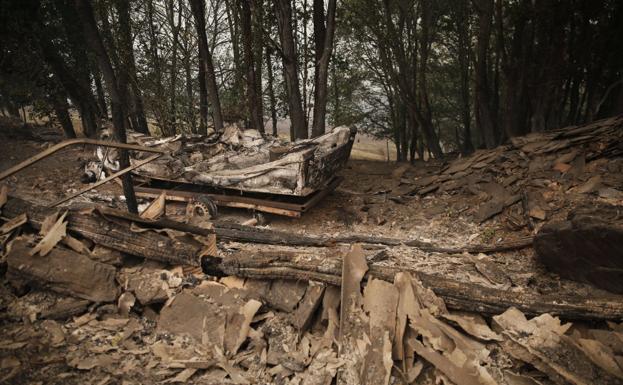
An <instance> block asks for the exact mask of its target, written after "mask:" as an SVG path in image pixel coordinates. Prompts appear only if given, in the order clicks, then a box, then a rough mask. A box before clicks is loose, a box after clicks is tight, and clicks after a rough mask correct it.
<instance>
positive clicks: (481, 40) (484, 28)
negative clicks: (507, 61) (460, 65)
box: [475, 0, 497, 148]
mask: <svg viewBox="0 0 623 385" xmlns="http://www.w3.org/2000/svg"><path fill="white" fill-rule="evenodd" d="M476 9H477V11H478V41H477V47H476V50H477V57H476V100H475V102H476V105H475V110H476V122H477V124H478V126H479V128H480V131H481V134H482V136H483V140H484V143H485V145H486V147H487V148H493V147H495V146H496V145H497V138H496V134H495V127H494V122H493V115H492V113H491V95H490V90H489V80H488V74H487V72H488V58H489V41H490V38H491V24H492V20H493V0H478V1H477V2H476Z"/></svg>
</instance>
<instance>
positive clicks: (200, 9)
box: [190, 0, 223, 132]
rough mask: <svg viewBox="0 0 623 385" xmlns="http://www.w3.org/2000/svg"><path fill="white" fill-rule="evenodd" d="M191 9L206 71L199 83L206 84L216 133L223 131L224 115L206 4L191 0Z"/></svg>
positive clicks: (200, 59)
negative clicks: (209, 38) (210, 41)
mask: <svg viewBox="0 0 623 385" xmlns="http://www.w3.org/2000/svg"><path fill="white" fill-rule="evenodd" d="M190 7H191V10H192V14H193V17H194V19H195V27H196V28H197V36H198V40H199V62H200V63H201V64H200V66H201V67H203V69H204V75H205V78H204V79H202V78H201V76H200V78H199V82H205V84H206V90H207V98H208V100H209V101H210V104H211V105H212V119H213V120H214V130H215V131H216V132H221V131H223V115H222V112H221V101H220V99H219V95H218V88H217V84H216V74H215V72H214V63H213V62H212V53H211V52H210V47H209V46H208V37H207V35H206V26H205V3H204V1H203V0H190Z"/></svg>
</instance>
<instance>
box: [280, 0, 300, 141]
mask: <svg viewBox="0 0 623 385" xmlns="http://www.w3.org/2000/svg"><path fill="white" fill-rule="evenodd" d="M274 2H275V10H276V14H277V26H278V29H279V40H280V42H281V59H282V61H283V71H284V77H285V81H286V93H287V95H288V109H289V112H290V124H291V125H292V130H291V134H292V135H291V139H292V140H297V139H307V137H308V133H307V122H306V121H305V113H304V112H303V107H302V105H301V90H300V89H299V78H298V73H299V68H298V61H297V57H296V47H295V44H294V33H293V31H292V5H291V4H290V0H274Z"/></svg>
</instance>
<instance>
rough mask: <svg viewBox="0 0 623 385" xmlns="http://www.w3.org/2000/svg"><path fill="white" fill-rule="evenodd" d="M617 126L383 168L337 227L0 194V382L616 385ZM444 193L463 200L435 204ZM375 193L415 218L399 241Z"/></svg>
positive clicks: (621, 379) (621, 329) (161, 200)
mask: <svg viewBox="0 0 623 385" xmlns="http://www.w3.org/2000/svg"><path fill="white" fill-rule="evenodd" d="M617 125H620V120H617V119H612V120H608V121H603V122H601V123H599V124H596V125H593V126H590V127H591V129H590V130H589V129H588V128H582V127H579V128H578V129H577V130H572V131H569V134H565V133H563V132H562V131H561V132H554V133H543V134H537V135H534V136H533V137H532V136H531V137H529V138H522V139H517V140H514V141H513V143H512V144H511V145H508V146H507V147H504V148H501V149H495V150H491V151H481V152H478V153H476V154H475V156H474V157H473V159H472V158H465V159H459V160H457V161H456V162H453V163H451V164H450V165H448V166H442V167H441V168H440V169H438V170H437V171H436V172H434V173H432V174H431V175H428V176H424V177H421V178H413V168H412V167H411V166H405V165H403V166H402V167H399V168H398V169H397V170H394V171H393V172H391V171H388V174H389V177H390V178H393V179H392V181H393V182H392V183H395V184H394V185H391V186H389V187H388V188H387V190H386V191H384V192H382V193H379V194H377V190H376V189H373V190H370V191H368V192H367V193H366V194H362V195H356V194H355V195H353V194H350V193H349V195H348V196H349V197H350V196H354V197H355V198H353V200H352V202H355V203H356V204H353V205H352V207H351V206H349V205H348V204H346V202H339V203H340V206H339V207H342V208H343V209H344V210H345V211H347V212H348V214H349V216H350V217H349V218H350V219H349V220H350V224H346V223H344V228H345V229H347V230H348V231H342V232H338V231H335V232H329V231H323V232H322V233H319V232H315V234H308V233H306V232H304V231H300V232H299V231H293V230H292V228H291V227H292V222H289V223H288V226H289V228H286V229H284V228H283V227H281V228H280V227H279V223H276V224H274V225H273V223H271V225H270V226H269V227H268V226H266V225H264V224H263V223H260V222H259V221H258V223H249V224H248V225H241V224H239V223H240V222H242V220H240V221H238V222H234V221H232V220H231V219H230V220H227V221H225V220H220V219H218V220H216V219H214V218H211V219H209V220H207V218H205V217H202V218H197V217H193V216H192V215H190V214H191V213H189V212H188V210H184V208H182V209H181V210H177V209H175V208H174V207H173V205H170V206H169V205H167V199H166V196H165V195H161V196H160V197H157V198H156V199H154V200H153V201H152V202H149V203H143V204H142V206H141V207H142V208H143V209H142V210H141V215H132V214H128V213H126V212H124V211H121V210H117V209H113V208H110V207H100V206H95V205H93V204H82V205H80V207H73V206H69V207H63V208H62V209H50V208H45V207H43V206H40V205H35V204H32V203H29V202H27V201H25V200H22V199H19V198H16V197H15V196H13V191H14V190H11V192H12V194H11V195H10V194H9V193H8V190H7V189H5V188H0V210H2V211H1V215H2V223H0V229H1V230H0V251H1V252H0V275H1V277H2V285H0V309H2V312H1V313H0V335H1V336H2V337H1V338H0V382H1V381H5V382H8V383H16V384H21V383H38V382H39V383H63V384H74V383H85V382H88V383H100V384H112V383H124V384H135V383H189V384H194V383H197V384H200V383H201V384H202V383H232V384H284V385H285V384H291V385H300V384H308V385H312V384H313V385H315V384H331V383H337V384H390V383H391V384H395V383H404V384H411V383H424V384H434V383H436V384H438V383H444V384H451V383H456V384H487V385H488V384H510V385H514V384H563V383H574V384H592V383H595V384H602V383H603V384H617V383H623V342H622V341H623V334H622V333H623V326H622V325H621V324H620V322H621V320H622V319H623V299H622V298H623V297H622V296H621V293H620V291H618V290H619V289H618V284H619V281H621V280H620V279H618V275H617V274H618V270H617V269H619V268H620V266H619V265H617V264H616V263H618V262H617V261H618V259H617V258H618V255H619V254H620V252H619V250H618V249H617V247H618V245H619V244H620V243H621V242H620V240H619V238H620V234H619V233H620V223H621V221H620V218H621V216H620V209H619V208H620V205H615V204H616V203H617V202H616V201H615V200H616V199H618V198H616V197H617V193H616V191H618V188H620V185H616V183H615V182H616V181H617V180H618V179H617V178H620V175H618V174H617V175H609V174H608V173H607V172H606V170H608V172H613V171H612V170H614V171H616V170H618V167H620V159H621V157H620V155H621V153H620V151H619V147H618V144H616V142H615V140H614V139H613V138H614V137H616V136H617V135H620V128H618V129H614V128H613V127H619V126H617ZM593 130H596V131H597V134H594V133H593ZM617 130H619V131H617ZM245 140H246V139H245ZM175 142H176V141H175V140H173V141H170V142H168V143H166V145H170V146H177V145H178V144H176V143H175ZM522 154H523V155H522ZM275 156H278V154H273V157H275ZM194 157H195V158H196V157H197V155H194ZM605 157H613V158H612V160H611V161H610V162H609V163H608V164H606V163H604V161H603V160H602V159H605ZM537 158H538V159H540V160H539V161H538V162H535V161H534V159H537ZM550 158H551V159H550ZM195 160H196V159H195ZM548 164H549V165H548ZM550 165H551V169H550V168H549V166H550ZM524 166H526V169H525V170H524V171H521V173H519V172H517V171H518V170H521V169H522V167H524ZM431 169H432V168H431ZM597 174H599V178H593V177H594V176H595V175H597ZM447 177H449V179H446V180H443V179H444V178H447ZM440 178H441V179H440ZM479 178H480V179H479ZM441 180H443V181H441ZM465 180H467V181H468V182H467V183H464V181H465ZM469 181H472V182H473V183H471V182H469ZM414 186H415V190H413V187H414ZM431 186H432V187H431ZM585 190H586V191H585ZM612 190H614V191H612ZM379 191H380V190H379ZM411 192H414V193H415V195H409V194H410V193H411ZM464 194H465V195H464ZM457 196H459V197H464V196H469V199H471V200H469V202H470V203H469V204H467V207H466V208H461V207H459V206H456V205H455V206H451V207H450V208H451V209H452V210H455V209H456V210H455V211H452V212H446V211H443V210H449V208H448V207H441V208H440V206H443V202H447V201H446V200H445V199H450V198H453V197H457ZM390 198H393V199H390ZM589 198H590V199H589ZM380 201H382V202H385V203H383V204H385V205H386V206H388V207H391V208H396V207H397V209H396V211H398V212H400V214H401V215H403V214H404V215H405V216H406V215H408V210H407V206H408V205H407V203H408V204H409V205H414V206H415V205H416V204H417V206H416V207H417V209H418V210H420V209H421V210H422V211H423V212H422V213H421V215H422V216H421V217H418V218H426V217H427V216H431V217H432V218H435V219H433V220H431V221H430V222H427V223H418V224H417V225H418V226H420V227H418V228H416V229H415V230H414V231H409V229H405V228H404V227H401V225H400V224H398V225H394V224H393V222H395V217H392V216H391V215H388V214H387V211H383V210H385V208H386V206H381V204H380V203H379V202H380ZM440 202H441V203H440ZM473 202H476V203H477V204H473V205H471V203H473ZM582 202H583V203H584V204H585V205H584V206H582V207H580V206H581V205H580V203H582ZM487 203H489V204H488V205H487V206H484V205H485V204H487ZM609 204H611V205H609ZM358 205H359V206H358ZM331 207H333V206H331ZM362 207H367V208H366V209H365V210H363V209H360V208H362ZM383 207H385V208H383ZM483 207H486V210H485V209H484V208H483ZM500 207H502V209H501V210H499V212H498V213H497V214H495V213H494V214H492V215H491V216H489V217H488V219H483V221H482V224H477V223H476V222H479V221H480V219H481V218H484V216H485V214H487V215H488V214H489V213H491V212H493V211H496V212H497V210H498V209H499V208H500ZM379 208H382V209H379ZM176 210H177V211H176ZM440 210H441V211H440ZM402 211H404V212H405V213H403V212H402ZM362 213H363V214H362ZM431 213H433V214H431ZM440 213H442V214H440ZM478 213H482V217H479V216H478V215H476V214H478ZM368 215H369V216H368ZM375 216H380V217H382V216H384V217H383V218H381V219H384V220H385V222H384V223H385V224H378V223H380V222H381V221H377V220H376V219H374V218H375ZM439 216H443V220H445V221H449V222H453V223H454V225H455V226H457V227H458V228H460V230H461V231H464V232H465V234H463V233H461V234H460V235H457V236H455V237H449V236H448V232H445V233H444V232H443V231H441V230H438V229H436V228H435V226H438V225H439V222H438V221H439V219H438V218H439ZM351 217H352V218H351ZM364 218H368V219H369V220H370V221H369V222H367V223H363V219H364ZM464 218H468V219H469V221H470V223H471V224H470V223H468V222H467V221H464ZM246 219H248V216H245V217H244V220H246ZM314 220H317V218H314ZM436 221H437V222H436ZM492 223H493V224H495V225H496V226H498V227H494V231H493V230H492V231H493V234H487V233H486V232H487V231H489V227H487V226H490V225H491V224H492ZM511 225H512V226H517V227H516V228H517V229H519V230H512V231H516V232H517V233H516V234H514V235H513V236H508V234H507V233H505V232H502V231H501V230H500V228H507V229H509V228H510V227H509V226H511ZM302 226H305V222H303V225H302ZM364 226H368V227H367V229H368V231H366V232H364V231H361V229H362V228H364ZM421 226H427V227H428V228H430V230H428V231H421V232H420V230H421V228H422V227H421ZM470 226H473V227H470ZM530 226H533V227H532V228H530ZM303 228H305V227H303ZM305 229H306V228H305ZM370 229H378V231H372V230H370ZM475 229H477V230H478V231H479V232H475ZM435 231H436V232H437V233H435ZM468 233H469V234H468ZM435 235H437V236H435ZM533 246H534V250H533ZM533 253H534V254H533ZM578 261H582V262H581V263H579V262H578ZM619 270H620V269H619ZM552 272H554V273H552ZM567 278H569V279H574V280H576V281H578V282H575V281H570V280H568V279H567ZM583 282H588V283H590V284H591V285H595V286H598V287H602V288H604V289H607V290H609V291H611V292H617V291H618V292H619V294H613V293H609V292H605V291H602V290H598V289H595V288H594V287H592V286H589V285H586V284H584V283H583ZM7 283H11V286H9V285H8V284H7Z"/></svg>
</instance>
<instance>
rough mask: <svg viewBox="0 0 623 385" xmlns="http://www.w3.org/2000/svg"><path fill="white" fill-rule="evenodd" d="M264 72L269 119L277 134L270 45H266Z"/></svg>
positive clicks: (275, 134)
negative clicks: (266, 84) (266, 80)
mask: <svg viewBox="0 0 623 385" xmlns="http://www.w3.org/2000/svg"><path fill="white" fill-rule="evenodd" d="M266 74H267V76H268V101H269V103H270V120H271V122H272V128H273V130H272V133H273V136H277V101H276V98H275V88H274V85H273V83H274V75H273V61H272V47H270V46H269V45H268V46H266Z"/></svg>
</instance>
